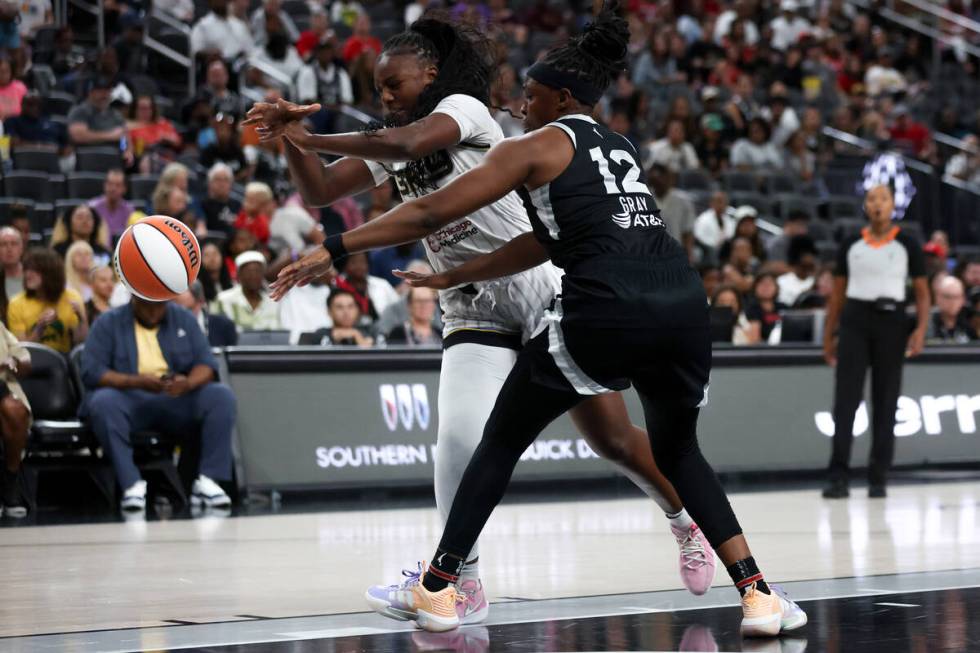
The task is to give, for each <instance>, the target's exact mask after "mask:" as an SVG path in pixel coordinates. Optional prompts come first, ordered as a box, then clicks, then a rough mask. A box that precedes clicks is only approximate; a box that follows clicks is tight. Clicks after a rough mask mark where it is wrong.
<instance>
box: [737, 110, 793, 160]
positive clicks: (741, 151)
mask: <svg viewBox="0 0 980 653" xmlns="http://www.w3.org/2000/svg"><path fill="white" fill-rule="evenodd" d="M770 138H771V131H770V129H769V123H767V122H766V121H765V120H764V119H762V118H753V119H752V120H751V122H749V136H748V138H740V139H738V140H737V141H735V145H733V146H732V157H731V164H732V166H733V167H735V168H737V169H739V170H766V169H769V170H779V169H780V168H782V165H783V158H782V157H781V156H780V154H779V150H777V149H776V147H775V146H774V145H773V144H772V142H771V141H770Z"/></svg>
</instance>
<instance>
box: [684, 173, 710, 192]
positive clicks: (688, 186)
mask: <svg viewBox="0 0 980 653" xmlns="http://www.w3.org/2000/svg"><path fill="white" fill-rule="evenodd" d="M677 187H678V188H680V189H681V190H708V191H710V190H711V189H712V188H713V187H714V182H713V181H712V180H711V177H709V176H708V173H706V172H705V171H704V170H681V171H680V172H679V173H678V174H677Z"/></svg>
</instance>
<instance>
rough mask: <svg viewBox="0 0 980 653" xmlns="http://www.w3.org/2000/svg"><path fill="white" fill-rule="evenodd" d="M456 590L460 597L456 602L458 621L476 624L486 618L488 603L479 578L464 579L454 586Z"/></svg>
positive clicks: (488, 608) (488, 609)
mask: <svg viewBox="0 0 980 653" xmlns="http://www.w3.org/2000/svg"><path fill="white" fill-rule="evenodd" d="M456 591H457V592H458V593H459V596H460V597H461V598H462V600H461V601H459V602H458V603H457V604H456V614H457V615H459V623H461V624H478V623H481V622H484V621H486V620H487V615H488V614H490V604H489V603H488V602H487V595H486V593H485V592H484V591H483V583H482V582H481V581H480V579H479V578H477V579H476V580H464V581H463V582H461V583H460V584H459V585H458V586H457V587H456Z"/></svg>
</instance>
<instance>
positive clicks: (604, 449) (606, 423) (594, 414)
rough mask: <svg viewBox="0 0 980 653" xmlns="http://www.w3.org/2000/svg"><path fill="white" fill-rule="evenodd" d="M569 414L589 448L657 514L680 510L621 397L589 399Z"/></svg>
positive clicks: (648, 443) (669, 485)
mask: <svg viewBox="0 0 980 653" xmlns="http://www.w3.org/2000/svg"><path fill="white" fill-rule="evenodd" d="M569 414H570V415H571V417H572V421H573V422H575V426H576V427H577V428H578V430H579V432H580V433H581V434H582V435H583V436H584V437H585V439H586V440H587V441H588V443H589V446H590V447H592V449H593V450H595V452H596V453H598V454H599V455H600V456H602V457H603V458H605V459H606V460H609V461H610V462H613V463H615V464H616V465H617V466H618V467H619V468H620V471H622V472H623V474H625V475H626V476H627V477H628V478H629V479H630V480H631V481H633V482H634V483H635V484H636V485H637V486H638V487H639V488H640V489H641V490H643V491H644V492H645V493H646V494H647V496H649V497H650V498H651V499H653V500H654V501H655V502H656V503H657V505H658V506H660V508H661V510H663V511H664V512H665V513H668V514H674V513H677V512H680V511H681V510H683V509H684V505H683V504H682V503H681V499H680V497H678V496H677V491H676V490H674V486H673V485H671V484H670V481H668V480H667V479H666V478H664V475H663V474H661V473H660V470H659V469H657V463H656V462H655V461H654V459H653V453H652V452H651V451H650V439H649V437H648V436H647V433H646V431H644V430H643V429H641V428H638V427H637V426H635V425H634V424H633V423H632V422H631V421H630V417H629V413H627V412H626V403H625V402H624V401H623V395H621V394H620V393H618V392H617V393H613V394H605V395H597V396H595V397H591V398H589V399H586V400H585V401H583V402H582V403H580V404H579V405H578V406H576V407H575V408H573V409H572V410H571V411H569Z"/></svg>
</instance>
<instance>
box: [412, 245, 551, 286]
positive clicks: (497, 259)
mask: <svg viewBox="0 0 980 653" xmlns="http://www.w3.org/2000/svg"><path fill="white" fill-rule="evenodd" d="M547 260H548V250H546V249H545V248H544V245H542V244H541V243H540V242H538V239H537V238H535V237H534V234H533V233H531V232H528V233H526V234H521V235H520V236H518V237H517V238H514V239H513V240H511V241H510V242H509V243H507V244H506V245H504V246H503V247H501V248H500V249H497V250H494V251H492V252H490V253H488V254H484V255H483V256H478V257H476V258H474V259H471V260H469V261H467V262H466V263H464V264H463V265H460V266H459V267H456V268H453V269H451V270H446V271H445V272H438V273H433V274H420V273H418V272H403V271H401V270H394V273H395V276H396V277H398V278H400V279H404V280H405V282H406V283H408V285H410V286H414V287H415V288H435V289H436V290H445V289H446V288H455V287H456V286H462V285H464V284H467V283H474V282H476V281H487V280H488V279H499V278H500V277H506V276H508V275H511V274H517V273H518V272H523V271H524V270H530V269H531V268H533V267H535V266H536V265H541V264H542V263H544V262H545V261H547Z"/></svg>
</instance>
